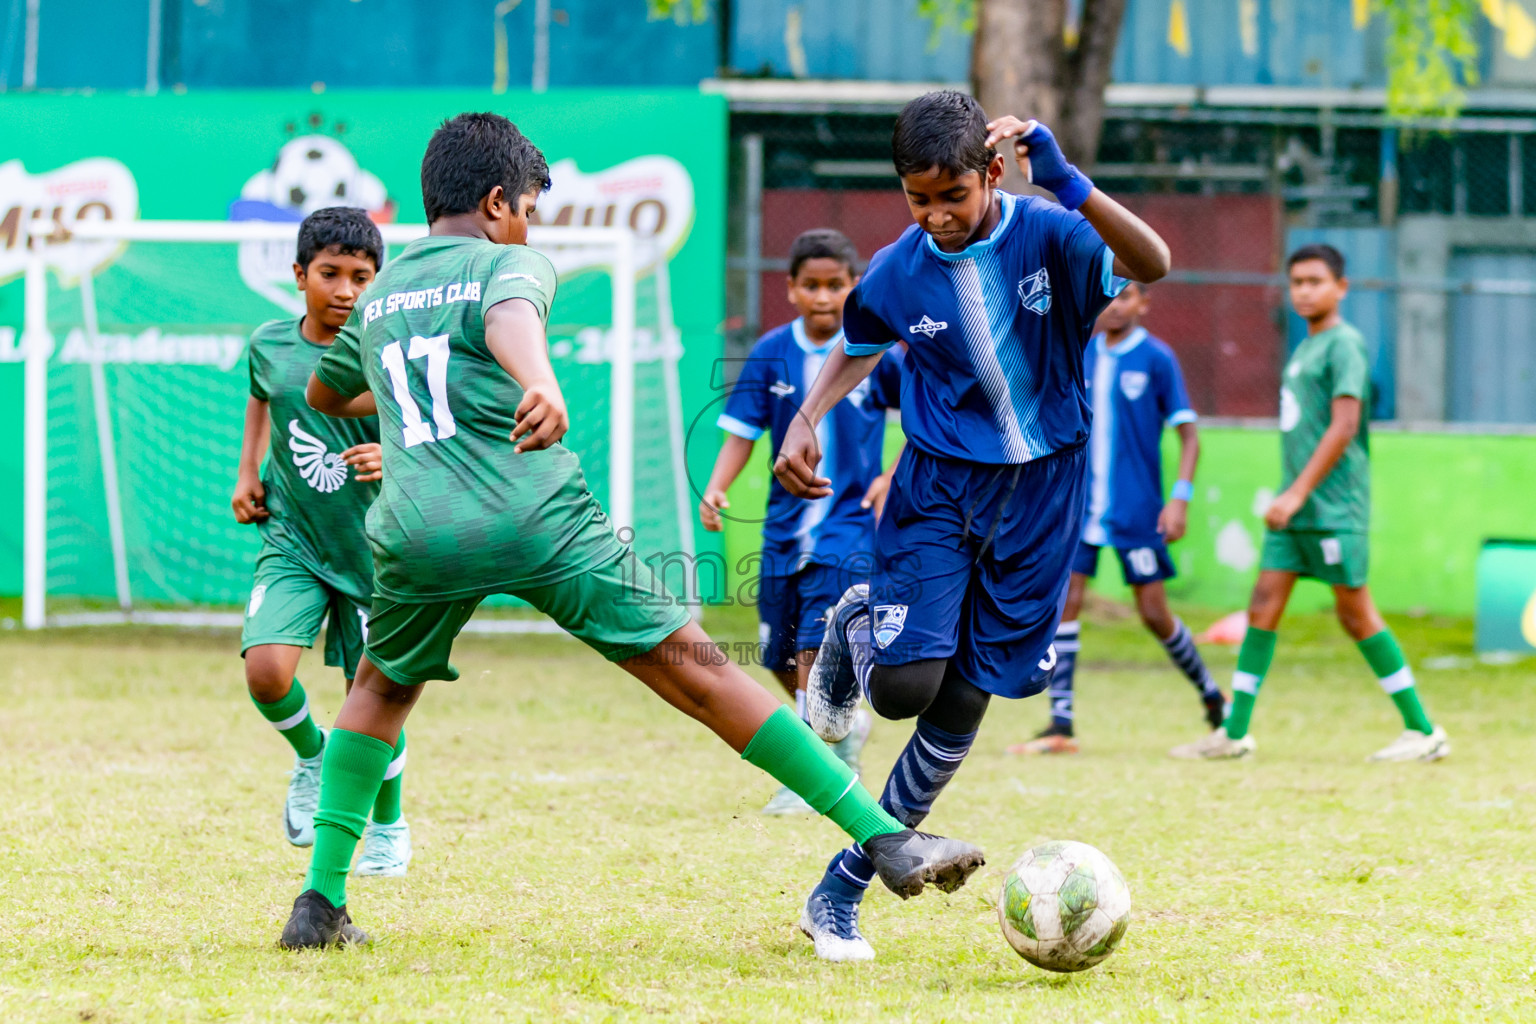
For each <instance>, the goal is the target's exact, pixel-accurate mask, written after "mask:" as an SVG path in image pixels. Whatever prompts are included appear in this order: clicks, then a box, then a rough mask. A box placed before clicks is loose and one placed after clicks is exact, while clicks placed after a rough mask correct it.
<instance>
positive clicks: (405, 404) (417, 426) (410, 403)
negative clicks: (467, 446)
mask: <svg viewBox="0 0 1536 1024" xmlns="http://www.w3.org/2000/svg"><path fill="white" fill-rule="evenodd" d="M448 352H449V350H448V335H446V334H434V335H433V336H432V337H430V338H423V337H422V336H421V335H419V334H418V335H415V336H414V337H412V338H411V348H410V351H409V352H408V353H406V355H405V356H402V355H401V352H400V342H398V341H392V342H390V343H389V344H388V345H385V346H384V348H383V349H381V350H380V351H379V361H380V362H382V363H383V364H384V369H386V370H388V371H389V381H390V384H391V386H392V387H393V390H394V393H395V404H396V405H398V406H400V419H401V421H402V422H403V424H404V427H405V446H406V447H407V448H414V447H415V446H416V445H418V444H422V443H423V442H428V443H430V442H432V441H445V440H447V439H448V438H450V437H452V436H453V435H454V434H457V433H458V432H459V426H458V424H457V423H455V422H453V410H452V409H450V408H448ZM422 357H426V360H427V391H428V393H430V394H431V395H432V422H433V424H434V425H435V426H436V427H437V436H436V437H433V436H432V428H431V427H428V426H427V425H426V423H425V422H423V421H422V418H421V407H420V406H418V405H417V404H416V399H415V398H413V397H412V396H411V385H410V381H409V380H407V379H406V376H405V360H406V359H407V358H409V359H421V358H422Z"/></svg>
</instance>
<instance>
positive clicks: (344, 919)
mask: <svg viewBox="0 0 1536 1024" xmlns="http://www.w3.org/2000/svg"><path fill="white" fill-rule="evenodd" d="M371 941H373V940H372V939H370V938H368V933H367V932H365V931H363V930H362V929H361V928H359V927H358V926H357V925H355V924H353V923H352V917H351V915H350V914H348V913H347V908H346V906H345V905H343V906H340V907H338V906H335V905H334V904H332V903H331V901H330V900H328V899H326V898H325V897H324V896H322V895H320V893H319V892H317V891H316V890H314V889H305V890H304V891H303V892H301V893H299V898H298V899H296V900H294V901H293V913H291V914H289V915H288V923H287V924H286V925H284V926H283V937H282V938H280V939H278V940H277V944H278V945H279V946H282V947H283V948H284V949H319V948H322V947H325V946H364V945H367V944H368V943H369V942H371Z"/></svg>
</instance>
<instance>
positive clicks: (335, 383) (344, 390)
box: [315, 306, 368, 398]
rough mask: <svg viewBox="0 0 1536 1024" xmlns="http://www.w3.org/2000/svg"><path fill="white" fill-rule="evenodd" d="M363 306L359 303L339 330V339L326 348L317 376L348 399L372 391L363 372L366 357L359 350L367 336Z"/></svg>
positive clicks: (316, 367) (318, 364) (316, 370)
mask: <svg viewBox="0 0 1536 1024" xmlns="http://www.w3.org/2000/svg"><path fill="white" fill-rule="evenodd" d="M361 308H362V307H361V306H358V307H357V308H356V309H354V310H353V311H352V315H351V316H350V317H348V318H347V322H346V323H345V324H344V325H342V328H341V331H340V332H339V333H337V335H336V340H335V341H333V342H331V347H330V348H328V349H326V350H325V355H323V356H321V357H320V362H318V363H317V364H315V376H316V377H319V378H320V383H322V384H324V385H325V386H326V387H328V388H330V389H331V390H332V391H334V392H336V393H337V394H338V395H345V396H346V397H348V398H356V397H357V396H358V395H360V394H362V393H363V392H364V391H367V390H368V378H367V377H365V376H364V375H363V362H362V356H361V354H360V353H359V350H358V343H359V342H360V341H361V339H362V335H363V329H362V325H361V324H360V323H359V321H358V310H359V309H361Z"/></svg>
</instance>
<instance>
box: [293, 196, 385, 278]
mask: <svg viewBox="0 0 1536 1024" xmlns="http://www.w3.org/2000/svg"><path fill="white" fill-rule="evenodd" d="M322 252H331V253H335V254H336V255H337V256H362V257H365V258H367V259H370V260H373V269H374V270H375V271H377V270H378V269H379V267H380V266H381V265H382V264H383V263H384V239H383V238H381V237H380V236H379V229H378V226H377V225H375V224H374V223H373V221H372V220H371V219H369V217H368V214H367V212H366V211H364V210H359V209H358V208H357V207H355V206H327V207H326V208H325V209H323V210H316V211H315V212H314V213H312V214H310V215H309V216H308V217H305V218H304V223H302V224H300V225H299V250H298V252H297V253H296V254H295V255H294V259H295V260H296V261H297V262H298V264H299V266H301V267H303V268H304V269H305V270H308V269H309V265H310V264H311V263H313V262H314V261H315V257H316V256H318V255H320V254H321V253H322Z"/></svg>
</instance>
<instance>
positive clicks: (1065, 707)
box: [1050, 619, 1081, 736]
mask: <svg viewBox="0 0 1536 1024" xmlns="http://www.w3.org/2000/svg"><path fill="white" fill-rule="evenodd" d="M1080 628H1081V627H1080V625H1079V623H1078V621H1077V620H1076V619H1073V620H1072V621H1071V622H1063V623H1062V624H1061V625H1059V626H1057V627H1056V640H1055V643H1054V646H1055V648H1056V667H1055V668H1053V669H1052V670H1051V683H1050V694H1051V728H1052V729H1055V730H1057V731H1058V732H1063V733H1065V734H1066V735H1068V736H1070V735H1072V676H1073V674H1074V673H1075V672H1076V671H1077V652H1078V650H1079V649H1080V648H1081V645H1080V644H1079V643H1078V639H1077V637H1078V630H1079V629H1080Z"/></svg>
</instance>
